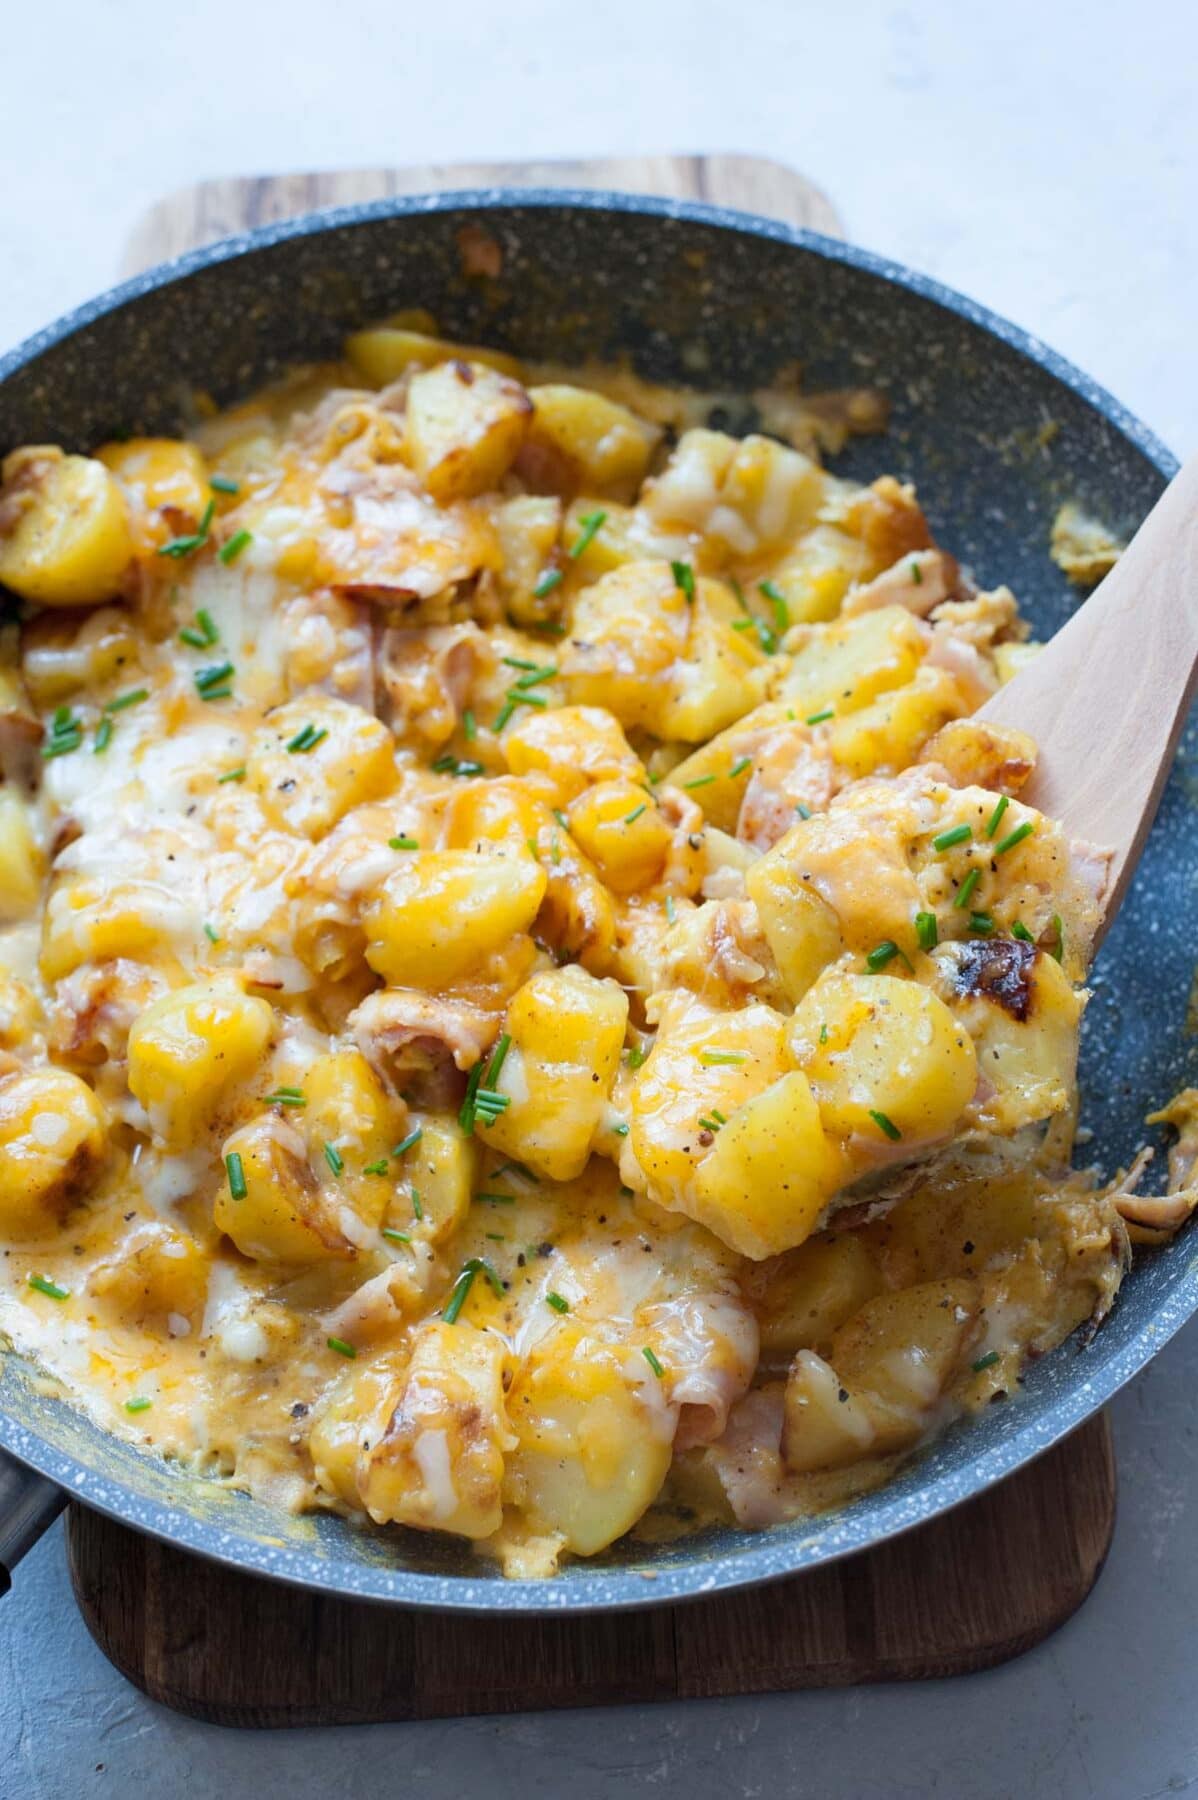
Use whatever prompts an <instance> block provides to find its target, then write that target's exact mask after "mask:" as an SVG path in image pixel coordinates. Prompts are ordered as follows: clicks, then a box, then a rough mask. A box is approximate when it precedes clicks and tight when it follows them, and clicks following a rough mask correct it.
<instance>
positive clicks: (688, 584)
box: [670, 562, 695, 606]
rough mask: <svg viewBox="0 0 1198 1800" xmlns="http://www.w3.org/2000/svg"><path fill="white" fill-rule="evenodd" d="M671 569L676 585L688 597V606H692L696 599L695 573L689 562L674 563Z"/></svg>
mask: <svg viewBox="0 0 1198 1800" xmlns="http://www.w3.org/2000/svg"><path fill="white" fill-rule="evenodd" d="M670 568H671V570H672V572H673V575H674V582H675V585H676V586H677V587H679V588H681V589H682V592H683V594H684V595H685V596H686V604H687V605H688V606H692V605H693V604H694V599H695V571H694V570H693V569H692V568H691V565H690V564H689V563H687V562H672V563H671V564H670Z"/></svg>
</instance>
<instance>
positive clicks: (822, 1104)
mask: <svg viewBox="0 0 1198 1800" xmlns="http://www.w3.org/2000/svg"><path fill="white" fill-rule="evenodd" d="M788 1035H789V1039H790V1048H791V1052H792V1054H793V1055H794V1058H795V1060H796V1062H797V1063H798V1064H799V1066H800V1068H802V1069H803V1070H804V1072H805V1073H806V1075H807V1077H808V1079H809V1080H810V1082H811V1086H812V1090H813V1091H814V1093H815V1097H816V1099H817V1100H818V1102H819V1110H820V1116H821V1118H822V1119H823V1122H824V1128H825V1130H827V1131H828V1132H829V1133H830V1134H831V1135H832V1136H834V1137H837V1138H841V1139H846V1140H848V1139H852V1140H854V1141H855V1143H856V1144H857V1145H859V1146H860V1147H861V1150H862V1153H863V1154H864V1155H866V1156H868V1155H869V1152H870V1148H871V1147H872V1148H873V1149H874V1150H875V1151H876V1152H881V1153H885V1152H887V1151H890V1150H891V1149H892V1148H896V1147H897V1145H898V1143H899V1142H900V1141H901V1142H902V1144H903V1145H904V1147H908V1148H912V1149H914V1148H917V1147H918V1146H919V1145H921V1144H926V1143H930V1142H934V1141H935V1140H936V1139H938V1138H942V1137H946V1136H947V1135H948V1133H949V1132H950V1131H951V1130H952V1129H953V1127H954V1125H956V1124H957V1122H958V1120H959V1119H960V1118H961V1115H962V1113H963V1112H964V1111H965V1108H966V1107H967V1106H968V1105H969V1102H970V1101H971V1100H972V1099H973V1095H974V1090H975V1088H976V1087H977V1080H978V1059H977V1056H976V1054H975V1052H974V1047H973V1043H972V1041H971V1039H970V1036H969V1033H968V1032H967V1031H966V1030H965V1029H964V1027H963V1026H962V1025H961V1023H960V1022H959V1021H958V1020H957V1019H955V1018H954V1017H953V1015H952V1013H951V1012H950V1011H949V1008H948V1007H947V1006H946V1005H945V1004H944V1002H943V1000H941V999H939V998H938V996H937V995H935V994H934V993H932V992H931V990H930V989H929V988H925V987H922V986H920V984H919V983H918V982H915V981H903V980H900V979H899V978H898V977H896V976H890V975H849V974H845V973H843V972H841V971H839V970H828V971H827V972H826V973H825V974H824V975H822V976H821V977H820V979H819V980H818V981H817V982H816V983H815V985H814V987H812V988H809V989H808V991H807V993H806V995H805V996H804V998H803V1000H802V1002H801V1003H800V1005H799V1007H798V1009H797V1010H796V1012H795V1015H794V1018H793V1019H792V1020H791V1023H790V1027H789V1033H788ZM987 1076H989V1066H988V1065H987ZM882 1120H885V1121H886V1122H887V1123H888V1124H889V1126H890V1129H889V1130H887V1128H886V1124H883V1123H882V1122H881V1121H882ZM896 1133H897V1136H895V1135H894V1134H896Z"/></svg>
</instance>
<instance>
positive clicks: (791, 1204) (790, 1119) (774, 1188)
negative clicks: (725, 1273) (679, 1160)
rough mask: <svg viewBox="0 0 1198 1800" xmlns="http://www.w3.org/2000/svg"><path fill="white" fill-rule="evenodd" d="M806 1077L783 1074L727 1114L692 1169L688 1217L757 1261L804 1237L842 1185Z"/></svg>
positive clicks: (793, 1073) (836, 1160) (814, 1225)
mask: <svg viewBox="0 0 1198 1800" xmlns="http://www.w3.org/2000/svg"><path fill="white" fill-rule="evenodd" d="M842 1179H843V1170H842V1166H841V1163H840V1160H839V1158H838V1157H837V1156H836V1155H835V1153H834V1151H833V1150H832V1147H831V1146H830V1145H829V1144H828V1141H827V1139H826V1138H825V1136H824V1131H823V1126H822V1124H821V1122H820V1109H819V1107H818V1106H817V1105H816V1102H815V1099H814V1096H813V1095H812V1092H811V1088H810V1086H809V1084H808V1081H807V1077H806V1076H805V1075H801V1074H799V1073H798V1072H797V1071H796V1072H792V1073H791V1074H789V1075H783V1076H782V1077H781V1078H780V1079H779V1080H778V1081H775V1082H773V1083H772V1084H771V1085H770V1086H769V1087H768V1088H766V1090H765V1092H764V1093H761V1094H757V1095H755V1096H754V1098H753V1099H751V1100H748V1101H746V1103H745V1104H744V1105H743V1106H742V1107H740V1108H739V1110H738V1111H737V1112H735V1113H733V1114H732V1116H731V1117H730V1118H729V1120H728V1123H727V1124H726V1125H723V1126H721V1128H720V1130H719V1132H718V1133H717V1135H716V1139H715V1143H714V1144H713V1145H712V1147H711V1149H710V1150H709V1151H708V1152H707V1155H706V1156H705V1157H704V1158H703V1160H702V1162H701V1163H700V1164H699V1167H698V1170H697V1172H696V1175H695V1198H694V1201H693V1202H692V1204H691V1206H689V1207H688V1208H687V1211H688V1212H689V1214H690V1216H691V1217H692V1218H695V1219H697V1220H698V1222H699V1223H700V1224H701V1225H706V1226H707V1228H708V1230H709V1231H713V1232H714V1233H715V1235H716V1237H718V1238H720V1239H722V1240H723V1242H724V1243H726V1244H730V1245H731V1246H732V1248H733V1249H734V1250H738V1251H739V1252H740V1253H741V1255H742V1256H751V1257H753V1258H754V1259H755V1260H756V1261H760V1260H761V1259H762V1258H763V1257H766V1256H777V1255H778V1254H779V1252H781V1251H783V1250H793V1249H794V1247H795V1245H796V1244H801V1243H802V1242H803V1240H804V1238H806V1237H809V1236H810V1234H811V1232H812V1231H814V1229H815V1227H816V1224H817V1223H818V1221H819V1217H820V1214H821V1213H822V1212H823V1210H824V1207H825V1206H826V1205H827V1204H828V1201H829V1200H830V1199H831V1197H832V1195H833V1194H834V1193H835V1192H836V1190H837V1188H838V1187H839V1186H840V1185H841V1182H842Z"/></svg>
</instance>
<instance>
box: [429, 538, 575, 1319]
mask: <svg viewBox="0 0 1198 1800" xmlns="http://www.w3.org/2000/svg"><path fill="white" fill-rule="evenodd" d="M564 580H565V576H564V575H563V574H562V572H561V570H560V569H546V571H545V573H544V574H543V575H542V576H541V579H540V580H539V581H538V582H537V585H536V587H535V588H534V589H533V590H532V595H533V599H534V600H543V599H544V598H545V595H546V594H551V593H552V592H553V590H554V588H555V587H560V585H561V583H562V582H563V581H564ZM448 1316H449V1315H448V1314H446V1317H447V1318H448ZM454 1316H455V1317H456V1316H457V1315H456V1314H455V1315H454Z"/></svg>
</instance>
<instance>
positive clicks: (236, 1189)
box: [225, 1150, 247, 1200]
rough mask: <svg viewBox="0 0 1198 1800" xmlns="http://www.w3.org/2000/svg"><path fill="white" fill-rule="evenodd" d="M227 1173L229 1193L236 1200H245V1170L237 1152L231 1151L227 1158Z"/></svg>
mask: <svg viewBox="0 0 1198 1800" xmlns="http://www.w3.org/2000/svg"><path fill="white" fill-rule="evenodd" d="M225 1173H226V1174H227V1175H228V1177H229V1193H230V1195H231V1196H232V1198H233V1199H234V1200H244V1199H245V1196H246V1192H247V1189H246V1185H245V1170H244V1169H243V1168H242V1165H241V1158H240V1156H239V1155H238V1154H237V1151H236V1150H231V1151H230V1152H229V1154H228V1156H226V1158H225Z"/></svg>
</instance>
